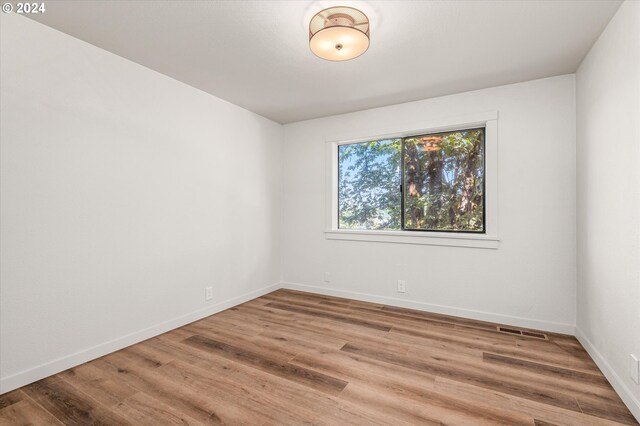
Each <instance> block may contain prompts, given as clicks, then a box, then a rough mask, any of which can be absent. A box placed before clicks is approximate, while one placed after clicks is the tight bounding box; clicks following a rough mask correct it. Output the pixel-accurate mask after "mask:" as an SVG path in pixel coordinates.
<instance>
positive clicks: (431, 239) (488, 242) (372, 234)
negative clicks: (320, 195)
mask: <svg viewBox="0 0 640 426" xmlns="http://www.w3.org/2000/svg"><path fill="white" fill-rule="evenodd" d="M324 235H325V238H326V239H328V240H347V241H371V242H377V243H394V244H422V245H432V246H449V247H472V248H483V249H497V248H498V242H499V241H500V240H499V239H498V237H497V236H495V235H486V234H453V233H447V232H429V233H426V232H420V231H417V232H412V231H361V230H350V229H332V230H327V231H325V232H324Z"/></svg>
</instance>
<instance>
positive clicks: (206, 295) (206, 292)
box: [204, 287, 213, 300]
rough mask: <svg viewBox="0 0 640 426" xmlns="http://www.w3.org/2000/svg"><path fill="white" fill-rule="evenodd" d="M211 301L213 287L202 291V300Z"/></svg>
mask: <svg viewBox="0 0 640 426" xmlns="http://www.w3.org/2000/svg"><path fill="white" fill-rule="evenodd" d="M211 299H213V287H205V289H204V300H211Z"/></svg>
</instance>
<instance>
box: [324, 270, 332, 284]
mask: <svg viewBox="0 0 640 426" xmlns="http://www.w3.org/2000/svg"><path fill="white" fill-rule="evenodd" d="M324 282H325V283H330V282H331V273H329V272H325V273H324Z"/></svg>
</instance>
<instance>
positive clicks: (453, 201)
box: [337, 127, 486, 234]
mask: <svg viewBox="0 0 640 426" xmlns="http://www.w3.org/2000/svg"><path fill="white" fill-rule="evenodd" d="M337 161H338V179H337V180H338V182H337V183H338V201H337V207H338V212H337V213H338V222H337V225H338V226H337V227H338V229H348V230H386V231H432V232H453V233H478V234H484V233H485V232H486V228H485V128H484V127H478V128H472V129H464V130H455V131H447V132H439V133H425V134H418V135H413V136H406V137H403V138H388V139H379V140H373V141H367V142H358V143H349V144H343V145H339V146H338V159H337Z"/></svg>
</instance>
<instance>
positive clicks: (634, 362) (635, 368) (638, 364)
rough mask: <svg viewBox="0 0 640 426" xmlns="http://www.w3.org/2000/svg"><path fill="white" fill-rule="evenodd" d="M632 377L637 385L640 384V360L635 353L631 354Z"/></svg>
mask: <svg viewBox="0 0 640 426" xmlns="http://www.w3.org/2000/svg"><path fill="white" fill-rule="evenodd" d="M630 356H631V361H630V366H631V379H632V380H633V381H634V383H635V384H636V385H640V361H638V358H636V357H635V355H633V354H631V355H630Z"/></svg>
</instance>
